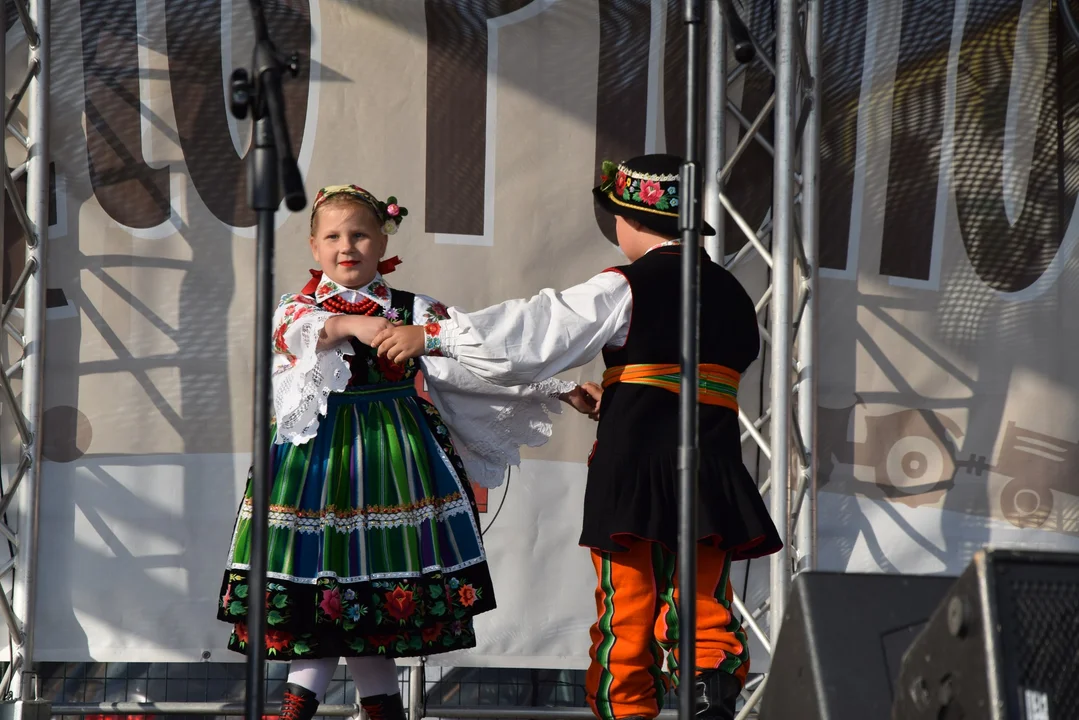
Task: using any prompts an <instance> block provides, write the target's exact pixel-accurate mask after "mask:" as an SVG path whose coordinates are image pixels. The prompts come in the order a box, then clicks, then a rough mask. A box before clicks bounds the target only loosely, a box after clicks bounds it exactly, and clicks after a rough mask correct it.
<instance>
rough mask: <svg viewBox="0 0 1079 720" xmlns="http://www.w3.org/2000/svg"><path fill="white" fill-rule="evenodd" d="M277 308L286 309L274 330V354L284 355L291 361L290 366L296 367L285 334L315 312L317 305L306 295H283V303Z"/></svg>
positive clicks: (294, 358) (293, 355) (294, 357)
mask: <svg viewBox="0 0 1079 720" xmlns="http://www.w3.org/2000/svg"><path fill="white" fill-rule="evenodd" d="M277 307H278V308H284V312H283V313H282V314H281V320H280V322H278V324H277V328H276V329H275V330H274V334H273V348H274V352H276V353H280V354H281V355H284V356H285V357H287V358H288V359H289V363H290V364H292V365H295V364H296V355H295V354H293V353H292V351H291V350H290V349H289V346H288V343H287V342H285V333H287V332H288V330H289V328H290V327H292V325H293V324H294V323H296V321H297V320H299V319H300V318H302V317H303V316H304V315H307V314H308V313H310V312H311V311H312V310H314V309H315V303H314V301H313V300H311V298H309V297H307V296H306V295H282V296H281V302H280V303H278V306H277Z"/></svg>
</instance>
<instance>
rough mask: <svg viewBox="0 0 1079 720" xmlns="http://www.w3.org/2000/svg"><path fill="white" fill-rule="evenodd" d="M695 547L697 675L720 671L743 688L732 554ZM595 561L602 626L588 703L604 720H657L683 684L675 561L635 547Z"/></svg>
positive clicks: (743, 650) (744, 661)
mask: <svg viewBox="0 0 1079 720" xmlns="http://www.w3.org/2000/svg"><path fill="white" fill-rule="evenodd" d="M697 548H698V550H697V627H696V636H697V646H696V647H697V657H696V663H695V664H696V666H697V671H698V672H700V671H704V670H712V669H719V670H722V671H724V672H729V673H731V674H732V675H734V676H735V677H736V678H737V679H738V680H739V682H740V683H743V684H744V683H745V678H746V675H747V673H748V672H749V647H748V643H747V641H746V635H745V632H744V630H743V629H742V626H741V622H740V621H739V620H738V619H736V618H735V617H734V615H733V613H732V612H731V597H732V595H731V593H732V591H731V584H730V569H731V563H730V557H729V554H728V553H727V552H725V551H723V550H719V549H717V548H714V547H711V546H707V545H698V546H697ZM592 562H593V564H594V565H595V568H596V575H597V577H598V579H599V584H598V586H597V588H596V612H597V615H598V617H599V619H598V621H597V622H596V624H595V625H593V626H592V630H591V635H592V649H591V651H590V652H589V656H590V657H591V658H592V662H591V665H590V666H589V669H588V674H587V677H586V681H585V682H586V692H587V697H588V703H589V705H590V706H591V707H592V711H593V712H594V713H595V714H596V717H598V718H601V719H602V720H620V719H621V718H627V717H632V716H642V717H645V718H654V717H656V716H657V715H658V714H659V711H660V710H661V709H662V708H663V703H664V699H665V696H666V694H667V692H668V691H669V690H670V689H671V688H672V687H677V684H678V638H679V624H678V611H677V607H676V604H677V602H678V567H677V565H678V562H677V556H676V555H675V554H674V553H672V552H670V551H669V550H667V549H666V548H664V547H663V546H662V545H660V544H659V543H653V542H648V541H646V540H633V541H631V544H630V547H629V550H628V551H626V552H618V553H609V552H601V551H598V550H593V551H592ZM665 653H666V655H667V658H666V665H667V670H666V672H664V670H663V664H664V662H663V661H664V654H665Z"/></svg>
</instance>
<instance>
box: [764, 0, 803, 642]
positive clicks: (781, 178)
mask: <svg viewBox="0 0 1079 720" xmlns="http://www.w3.org/2000/svg"><path fill="white" fill-rule="evenodd" d="M777 4H778V6H779V7H778V12H777V19H776V109H775V113H776V122H775V167H774V175H775V179H774V183H775V189H774V193H775V194H774V199H773V204H772V327H771V333H772V378H771V381H772V420H771V429H772V432H771V444H772V462H771V473H772V489H771V493H772V496H771V501H772V519H773V521H774V522H775V523H776V526H777V528H778V529H779V536H780V539H782V540H783V543H784V546H783V549H782V550H780V551H779V552H777V553H775V554H774V555H772V556H771V571H772V572H771V586H770V593H769V594H770V596H771V604H770V606H769V613H770V616H769V628H768V629H769V635H770V637H771V639H772V646H773V647H775V641H776V637H777V636H778V635H779V627H780V625H782V623H783V613H784V610H785V608H786V602H787V592H788V590H789V588H790V581H791V564H790V532H789V526H790V518H789V516H788V512H789V509H790V504H789V500H790V491H791V488H790V470H791V432H790V431H791V366H792V363H793V345H794V303H793V298H792V295H793V290H794V288H793V285H794V243H795V242H796V241H795V238H794V150H795V144H796V143H795V140H796V138H795V128H796V120H795V112H796V110H797V107H798V104H797V103H796V102H795V88H796V83H795V70H796V68H797V67H798V66H797V60H796V58H795V45H796V42H797V39H796V38H795V33H796V31H797V27H798V13H797V6H796V0H777Z"/></svg>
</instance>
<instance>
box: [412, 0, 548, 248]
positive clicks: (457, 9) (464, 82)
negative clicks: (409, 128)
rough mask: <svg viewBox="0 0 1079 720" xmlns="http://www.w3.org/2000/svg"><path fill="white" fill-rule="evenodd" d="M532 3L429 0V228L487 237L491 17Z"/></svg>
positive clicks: (477, 239) (480, 241)
mask: <svg viewBox="0 0 1079 720" xmlns="http://www.w3.org/2000/svg"><path fill="white" fill-rule="evenodd" d="M530 2H532V0H479V1H478V2H462V0H425V3H424V6H425V10H426V15H427V207H426V210H427V212H426V217H427V220H426V230H427V232H429V233H434V234H440V235H455V236H458V237H459V238H460V237H462V236H475V244H487V243H486V242H485V241H484V240H483V237H484V234H485V230H487V231H490V230H492V228H485V227H484V220H485V206H486V203H487V202H490V199H489V198H487V197H486V187H487V184H486V180H487V177H486V171H487V168H486V163H487V103H488V102H489V101H490V100H491V98H488V97H487V72H488V67H487V64H488V37H487V21H488V20H489V19H490V18H495V17H499V16H501V15H505V14H508V13H511V12H515V11H517V10H520V9H521V8H523V7H525V6H526V5H528V4H529V3H530Z"/></svg>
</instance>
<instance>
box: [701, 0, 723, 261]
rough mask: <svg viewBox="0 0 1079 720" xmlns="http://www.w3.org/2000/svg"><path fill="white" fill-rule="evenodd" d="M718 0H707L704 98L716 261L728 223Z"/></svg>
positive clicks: (710, 240) (707, 193)
mask: <svg viewBox="0 0 1079 720" xmlns="http://www.w3.org/2000/svg"><path fill="white" fill-rule="evenodd" d="M719 2H720V0H709V1H708V19H707V22H706V28H707V30H708V56H707V61H706V63H705V73H706V77H707V83H708V93H707V97H706V98H705V104H706V105H705V107H706V109H705V117H706V118H707V120H706V133H705V148H704V220H705V222H707V223H708V224H709V225H711V226H712V227H713V228H715V231H716V234H715V235H714V236H712V237H706V238H705V239H704V247H705V250H707V252H708V257H710V258H711V259H712V262H715V263H722V262H723V254H724V252H725V249H726V248H725V245H726V243H725V242H724V241H725V236H724V229H725V226H726V223H725V222H724V218H723V206H722V205H721V204H720V202H719V194H720V193H721V192H723V178H721V177H720V172H721V171H722V169H723V161H724V158H726V157H727V113H726V109H725V105H726V102H727V62H726V61H727V28H726V26H725V23H724V22H723V12H722V10H721V9H720V7H719Z"/></svg>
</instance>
